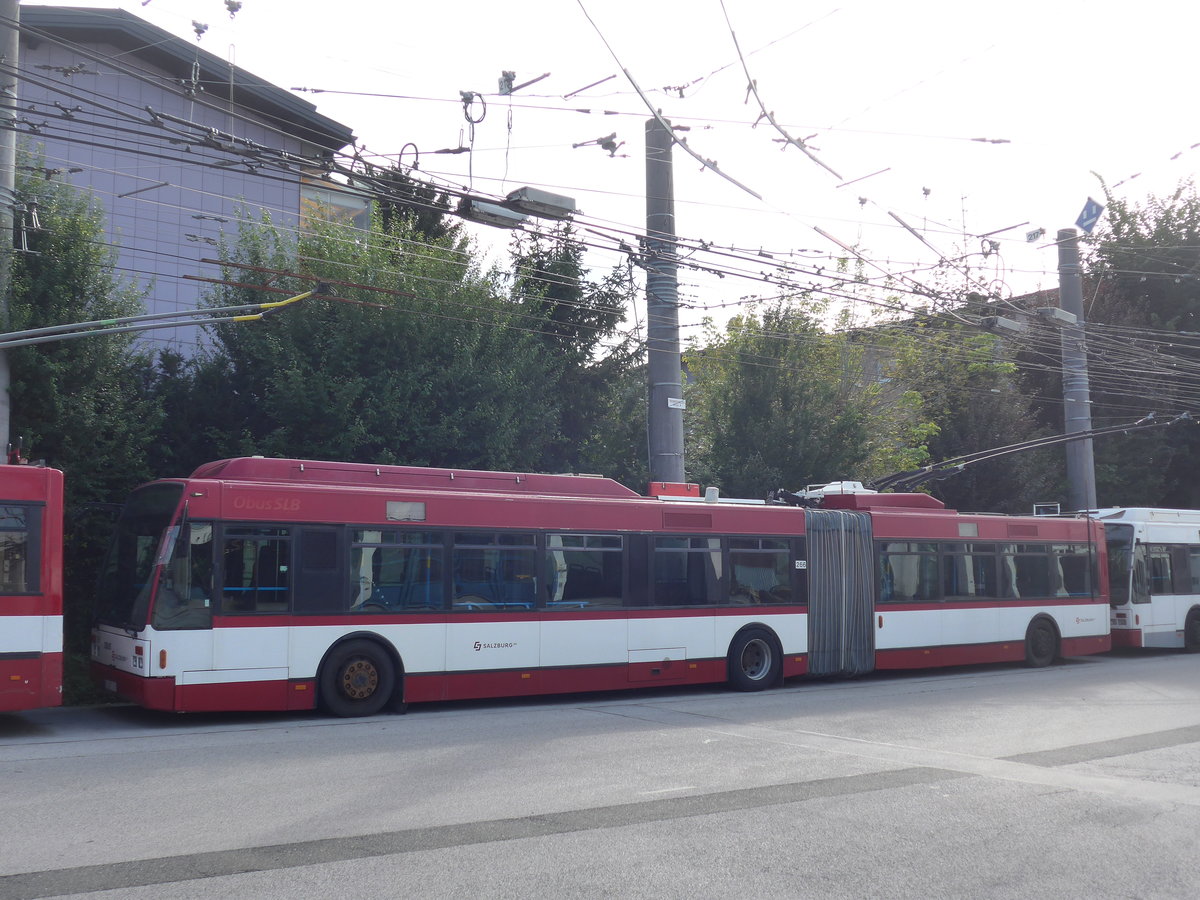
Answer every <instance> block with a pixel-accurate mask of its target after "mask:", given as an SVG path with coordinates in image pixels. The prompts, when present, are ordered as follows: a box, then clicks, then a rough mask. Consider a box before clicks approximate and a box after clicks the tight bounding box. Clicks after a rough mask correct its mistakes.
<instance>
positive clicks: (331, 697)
mask: <svg viewBox="0 0 1200 900" xmlns="http://www.w3.org/2000/svg"><path fill="white" fill-rule="evenodd" d="M320 687H321V693H320V698H321V705H322V706H324V707H325V709H327V710H328V711H329V712H331V713H333V714H334V715H335V716H373V715H375V713H377V712H379V711H380V710H381V709H383V707H384V705H386V704H387V702H388V701H389V700H391V699H392V693H393V692H394V691H395V688H396V669H395V666H393V665H392V661H391V659H390V658H389V657H388V655H387V653H386V652H385V651H384V649H383V648H382V647H380V646H379V645H378V644H376V643H375V642H374V641H347V642H346V643H344V644H342V645H341V646H339V647H336V648H334V650H333V652H332V653H331V654H330V655H329V658H328V659H327V660H325V665H324V666H322V668H321V681H320Z"/></svg>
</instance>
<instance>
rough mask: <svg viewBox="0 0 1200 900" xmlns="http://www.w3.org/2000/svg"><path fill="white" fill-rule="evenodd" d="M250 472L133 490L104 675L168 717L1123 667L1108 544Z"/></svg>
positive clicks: (864, 502) (582, 481) (662, 490)
mask: <svg viewBox="0 0 1200 900" xmlns="http://www.w3.org/2000/svg"><path fill="white" fill-rule="evenodd" d="M822 507H823V508H818V509H804V508H798V507H795V506H786V505H773V504H768V503H765V502H763V501H724V500H721V501H718V500H716V498H715V497H706V498H701V497H700V496H699V491H698V489H697V488H696V487H695V486H694V485H667V484H659V485H655V486H652V490H651V496H649V497H643V496H641V495H639V494H637V493H635V492H634V491H631V490H629V489H628V488H626V487H624V486H622V485H620V484H618V483H616V482H614V481H610V480H608V479H605V478H599V477H592V476H575V475H536V474H517V473H504V472H480V471H459V470H450V469H428V468H414V467H405V466H372V465H362V464H350V463H337V462H316V461H305V460H289V459H263V458H241V459H230V460H222V461H220V462H214V463H210V464H207V465H204V466H201V467H200V468H199V469H197V470H196V471H195V472H194V473H192V475H191V476H189V477H187V478H177V479H166V480H162V481H156V482H153V483H151V484H148V485H145V486H143V487H141V488H139V489H138V490H137V491H136V492H134V494H133V495H132V496H131V498H130V499H129V501H128V503H127V504H126V506H125V509H124V511H123V513H122V515H121V518H120V520H119V522H118V526H117V532H116V535H115V537H114V539H113V543H112V545H111V547H110V550H109V554H108V557H107V561H106V563H105V566H104V570H103V573H102V576H101V579H100V588H99V591H98V596H97V609H96V625H95V627H94V630H93V636H92V660H93V663H92V664H93V671H94V673H95V674H96V676H97V678H98V679H99V680H100V681H101V682H102V683H103V684H104V685H105V686H106V687H107V688H108V689H110V690H112V691H115V692H117V693H119V694H121V695H123V696H124V697H126V698H129V699H131V700H134V701H135V702H137V703H140V704H142V705H145V706H148V707H151V708H154V709H163V710H176V711H181V712H182V711H200V710H292V709H309V708H313V707H315V706H318V705H319V706H321V707H323V708H324V709H326V710H328V711H329V712H332V713H334V714H338V715H368V714H372V713H375V712H378V711H379V710H381V709H383V708H384V707H385V706H388V705H389V704H390V705H392V706H394V707H402V705H403V704H405V703H408V702H415V701H432V700H450V699H466V698H482V697H499V696H515V695H530V694H548V693H565V692H577V691H592V690H612V689H617V688H631V687H639V686H649V685H662V684H672V685H673V684H680V685H681V684H695V683H706V682H709V683H711V682H724V681H728V682H730V683H732V685H733V686H735V687H737V688H739V689H743V690H758V689H762V688H765V687H768V686H770V685H773V684H777V683H779V682H781V681H782V680H783V679H784V678H788V677H791V676H796V675H802V674H805V673H809V674H816V675H854V674H859V673H863V672H868V671H870V670H872V669H876V668H901V667H925V666H939V665H958V664H962V663H982V662H1000V661H1009V660H1014V661H1017V660H1025V661H1027V662H1029V663H1030V664H1032V665H1047V664H1049V663H1050V662H1052V661H1053V660H1054V659H1055V658H1056V657H1058V656H1059V655H1060V654H1067V655H1071V654H1082V653H1096V652H1102V651H1105V650H1107V649H1109V638H1108V599H1107V594H1106V591H1107V587H1106V580H1105V578H1106V566H1105V563H1104V544H1103V532H1102V530H1101V527H1100V525H1098V524H1097V523H1094V522H1092V521H1089V520H1088V519H1086V518H1079V519H1060V518H1055V519H1050V518H1044V519H1043V518H1010V517H1004V516H989V515H964V514H959V513H957V512H955V511H953V510H947V509H944V508H942V507H941V504H940V503H938V501H936V500H935V499H933V498H931V497H928V496H926V495H923V494H870V493H862V494H841V495H830V496H827V497H826V498H825V500H824V501H823V505H822Z"/></svg>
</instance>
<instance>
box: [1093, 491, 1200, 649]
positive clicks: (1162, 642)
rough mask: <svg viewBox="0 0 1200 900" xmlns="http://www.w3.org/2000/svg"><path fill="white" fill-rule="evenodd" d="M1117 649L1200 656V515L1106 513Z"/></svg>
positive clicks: (1175, 511) (1133, 511)
mask: <svg viewBox="0 0 1200 900" xmlns="http://www.w3.org/2000/svg"><path fill="white" fill-rule="evenodd" d="M1095 517H1096V518H1097V519H1099V520H1100V521H1101V522H1103V523H1104V533H1105V537H1106V541H1107V544H1108V567H1109V589H1110V591H1111V602H1112V610H1111V613H1110V625H1111V631H1112V644H1113V646H1114V647H1184V648H1186V649H1187V650H1190V651H1200V511H1196V510H1186V509H1146V508H1129V509H1124V508H1122V509H1101V510H1097V511H1096V513H1095Z"/></svg>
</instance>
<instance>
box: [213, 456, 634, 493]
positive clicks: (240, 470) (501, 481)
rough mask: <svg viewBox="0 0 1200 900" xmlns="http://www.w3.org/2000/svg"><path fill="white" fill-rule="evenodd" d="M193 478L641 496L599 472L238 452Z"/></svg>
mask: <svg viewBox="0 0 1200 900" xmlns="http://www.w3.org/2000/svg"><path fill="white" fill-rule="evenodd" d="M190 477H191V478H203V479H212V480H216V481H249V482H266V483H287V484H345V485H359V486H365V487H395V488H437V489H438V490H443V491H473V492H476V493H478V492H485V493H504V494H531V495H542V496H556V497H615V498H629V497H640V496H641V495H640V494H638V493H637V492H636V491H632V490H630V489H629V488H627V487H625V486H624V485H623V484H620V483H618V482H616V481H613V480H612V479H611V478H602V477H600V476H598V475H541V474H536V473H534V474H531V473H524V472H483V471H477V470H472V469H429V468H424V467H419V466H383V465H373V464H371V463H348V462H327V461H318V460H306V459H272V458H267V457H262V456H241V457H236V458H234V459H221V460H217V461H216V462H210V463H205V464H204V465H202V466H200V467H199V468H198V469H196V471H194V472H192V474H191V476H190Z"/></svg>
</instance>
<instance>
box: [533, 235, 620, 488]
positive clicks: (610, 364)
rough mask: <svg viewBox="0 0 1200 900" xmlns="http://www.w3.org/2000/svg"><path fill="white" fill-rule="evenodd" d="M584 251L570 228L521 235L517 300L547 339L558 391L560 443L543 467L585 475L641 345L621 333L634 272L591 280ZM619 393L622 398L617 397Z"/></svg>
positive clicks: (545, 345)
mask: <svg viewBox="0 0 1200 900" xmlns="http://www.w3.org/2000/svg"><path fill="white" fill-rule="evenodd" d="M584 249H585V248H584V246H583V244H582V243H580V242H579V241H578V240H577V239H576V237H575V235H574V233H573V231H572V229H571V227H570V226H569V225H565V224H564V225H559V226H557V227H555V228H554V229H553V230H552V231H551V232H550V233H548V234H547V233H543V232H532V233H522V234H520V235H519V236H518V237H517V239H516V240H515V241H514V243H513V248H512V275H511V285H512V288H511V297H512V299H513V302H514V304H515V305H516V308H517V309H518V310H519V311H520V313H521V314H522V315H523V316H524V317H525V321H526V322H527V323H528V324H527V327H528V328H529V329H530V330H532V331H533V332H535V333H536V335H537V336H538V338H539V339H540V341H541V343H542V345H543V348H544V352H545V355H546V358H547V360H548V361H550V363H551V365H552V366H553V369H554V372H553V375H554V378H555V381H556V383H557V387H558V397H559V401H558V403H557V412H558V416H559V421H558V436H557V439H556V440H555V441H554V443H553V446H549V447H547V448H546V455H545V456H544V457H543V465H544V466H545V467H546V468H548V469H550V470H554V471H567V470H579V469H580V468H581V467H582V466H583V464H584V461H585V460H586V459H587V458H588V456H587V449H586V448H588V447H592V448H595V447H596V441H597V440H598V435H597V434H596V428H597V424H598V423H601V422H603V421H605V419H604V414H605V412H606V411H608V410H611V409H612V408H613V405H614V404H619V403H620V399H619V396H620V394H621V392H622V388H621V381H622V376H623V375H624V374H625V373H626V372H628V371H629V370H630V368H631V367H632V366H634V365H635V361H634V352H635V345H634V344H633V342H632V341H631V340H630V339H629V338H628V337H622V336H620V335H618V334H617V328H618V326H619V325H620V324H621V322H622V320H623V319H624V317H625V312H624V310H625V304H626V300H627V298H628V296H629V291H630V279H629V275H628V274H627V272H626V271H625V270H624V269H622V268H620V267H617V268H614V269H613V270H612V271H611V272H609V273H607V275H605V277H604V278H602V279H600V280H599V281H596V280H593V279H591V278H589V277H587V270H586V268H585V265H584ZM614 392H616V393H614Z"/></svg>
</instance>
